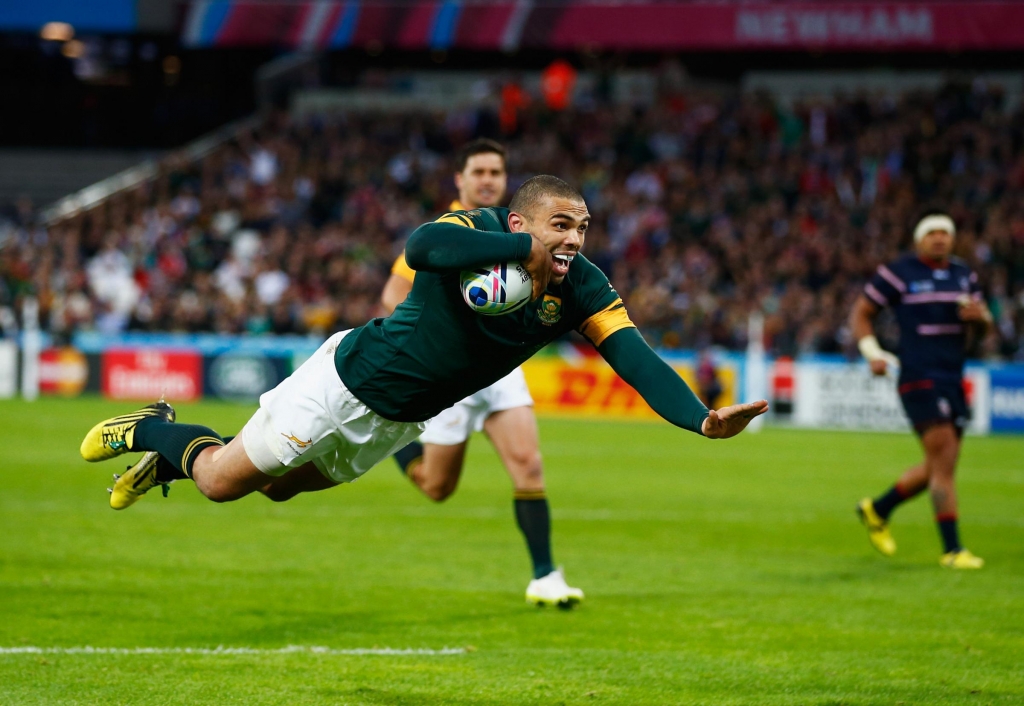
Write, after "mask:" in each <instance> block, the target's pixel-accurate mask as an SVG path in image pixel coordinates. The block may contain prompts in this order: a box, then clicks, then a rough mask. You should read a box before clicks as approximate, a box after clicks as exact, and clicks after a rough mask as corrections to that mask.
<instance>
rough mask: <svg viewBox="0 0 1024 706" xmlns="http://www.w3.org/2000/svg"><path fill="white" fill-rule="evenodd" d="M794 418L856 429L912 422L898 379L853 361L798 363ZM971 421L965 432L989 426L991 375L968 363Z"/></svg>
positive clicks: (903, 427)
mask: <svg viewBox="0 0 1024 706" xmlns="http://www.w3.org/2000/svg"><path fill="white" fill-rule="evenodd" d="M794 367H795V377H796V380H795V387H796V390H795V395H794V400H793V402H794V405H793V423H794V424H795V425H796V426H801V427H808V428H815V429H857V430H873V431H895V432H905V431H908V430H909V429H910V422H909V421H908V420H907V416H906V414H905V413H904V411H903V405H902V404H901V403H900V398H899V395H898V394H897V392H896V381H895V380H893V379H892V378H889V377H875V376H874V375H872V374H871V371H870V370H868V367H867V365H865V364H857V363H849V364H845V363H797V364H796V365H795V366H794ZM966 380H967V383H966V387H967V395H968V403H969V404H970V407H971V422H970V425H969V426H968V428H967V431H968V433H972V434H987V433H988V432H989V428H990V422H989V420H990V404H989V392H990V391H989V388H990V385H989V374H988V371H986V370H984V369H980V368H969V369H968V370H967V374H966Z"/></svg>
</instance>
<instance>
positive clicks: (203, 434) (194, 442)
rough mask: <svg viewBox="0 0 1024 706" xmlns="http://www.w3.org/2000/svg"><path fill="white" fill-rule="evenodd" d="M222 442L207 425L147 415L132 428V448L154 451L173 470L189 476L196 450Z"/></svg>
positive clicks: (190, 475)
mask: <svg viewBox="0 0 1024 706" xmlns="http://www.w3.org/2000/svg"><path fill="white" fill-rule="evenodd" d="M223 445H224V440H223V439H221V438H220V435H219V434H217V432H215V431H214V430H213V429H210V428H209V427H204V426H201V425H199V424H175V423H173V422H165V421H164V420H162V419H160V418H158V417H150V418H148V419H143V420H142V421H141V422H139V423H138V425H137V426H136V427H135V439H134V440H133V445H132V451H156V452H158V453H159V454H160V456H162V457H163V459H164V460H165V461H167V463H169V464H170V465H171V466H172V467H173V468H174V469H176V470H177V471H179V472H180V473H184V474H185V476H186V477H188V478H191V477H192V464H193V462H195V460H196V456H198V455H199V452H200V451H202V450H203V449H205V448H208V447H210V446H223ZM157 477H158V478H159V471H158V476H157Z"/></svg>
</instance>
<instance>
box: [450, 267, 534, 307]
mask: <svg viewBox="0 0 1024 706" xmlns="http://www.w3.org/2000/svg"><path fill="white" fill-rule="evenodd" d="M461 284H462V298H463V299H465V300H466V303H467V304H469V307H470V308H471V309H472V310H473V311H475V312H477V313H480V314H483V315H484V316H500V315H501V314H508V313H509V312H512V311H515V310H516V309H519V308H520V307H522V306H524V305H525V304H526V303H527V302H528V301H530V295H531V294H532V293H533V277H531V276H530V273H529V272H527V271H526V268H525V267H523V265H522V263H519V262H499V263H498V264H496V265H491V266H490V267H480V268H478V269H475V270H463V271H462V277H461Z"/></svg>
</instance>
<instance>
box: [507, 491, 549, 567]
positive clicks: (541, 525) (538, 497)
mask: <svg viewBox="0 0 1024 706" xmlns="http://www.w3.org/2000/svg"><path fill="white" fill-rule="evenodd" d="M515 509H516V522H518V523H519V529H520V530H521V531H522V533H523V537H525V538H526V548H527V549H529V550H530V559H531V560H532V561H533V578H535V579H539V578H541V577H543V576H547V575H548V574H550V573H551V572H552V571H554V570H555V565H554V563H553V562H552V559H551V511H550V510H549V509H548V499H547V498H546V497H545V496H544V491H543V490H540V491H521V492H517V493H516V494H515Z"/></svg>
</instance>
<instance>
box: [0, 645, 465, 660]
mask: <svg viewBox="0 0 1024 706" xmlns="http://www.w3.org/2000/svg"><path fill="white" fill-rule="evenodd" d="M468 651H469V650H467V649H466V648H465V647H442V648H441V649H437V650H435V649H430V648H423V647H408V648H396V647H353V648H347V649H346V648H336V647H321V646H317V645H288V646H287V647H277V648H260V647H224V646H223V645H221V646H218V647H90V646H85V647H0V655H214V656H217V655H290V654H314V655H355V656H363V655H382V656H385V657H417V656H444V655H462V654H466V653H467V652H468Z"/></svg>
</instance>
